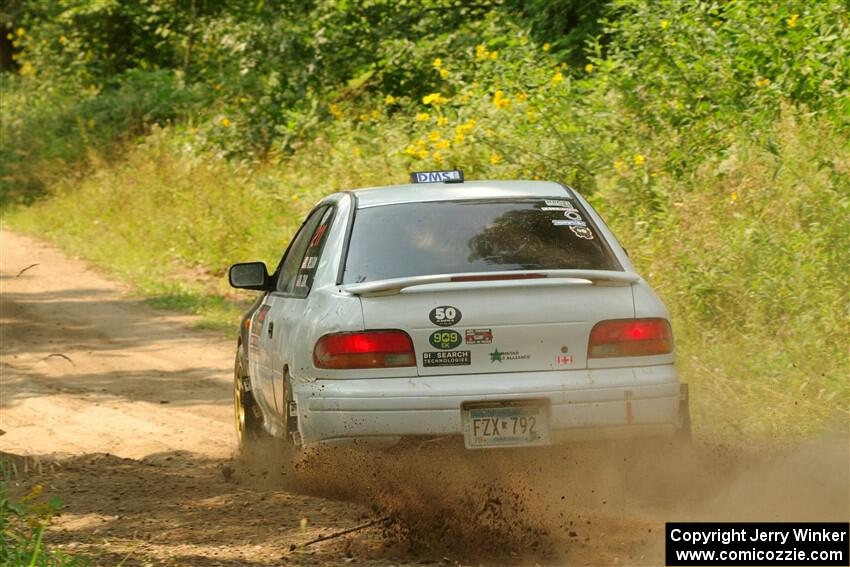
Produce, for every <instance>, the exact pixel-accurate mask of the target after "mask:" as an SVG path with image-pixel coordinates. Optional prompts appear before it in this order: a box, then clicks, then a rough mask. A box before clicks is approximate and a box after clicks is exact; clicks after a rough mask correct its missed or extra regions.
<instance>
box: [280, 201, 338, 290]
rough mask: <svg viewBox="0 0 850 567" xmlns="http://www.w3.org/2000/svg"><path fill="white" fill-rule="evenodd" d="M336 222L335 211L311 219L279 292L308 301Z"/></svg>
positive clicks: (283, 274)
mask: <svg viewBox="0 0 850 567" xmlns="http://www.w3.org/2000/svg"><path fill="white" fill-rule="evenodd" d="M332 221H333V208H332V207H325V208H323V209H319V210H317V211H316V212H315V213H313V214H312V215H311V216H310V218H309V219H307V222H306V223H305V224H304V226H303V227H302V229H301V230H300V231H299V232H298V235H296V237H295V241H294V242H293V244H292V247H291V248H290V250H289V253H287V255H286V258H285V259H284V261H283V266H282V268H281V273H280V279H279V280H278V286H277V289H278V291H280V292H282V293H286V294H290V295H293V296H295V297H307V294H308V293H310V288H311V287H313V277H314V276H315V273H316V267H317V266H318V264H319V256H320V255H321V253H322V249H323V248H324V246H325V240H326V239H327V234H328V231H329V230H330V225H331V222H332Z"/></svg>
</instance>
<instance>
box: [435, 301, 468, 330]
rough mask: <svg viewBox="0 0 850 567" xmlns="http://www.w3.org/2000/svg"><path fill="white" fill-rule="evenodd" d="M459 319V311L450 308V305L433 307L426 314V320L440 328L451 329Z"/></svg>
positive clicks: (455, 308)
mask: <svg viewBox="0 0 850 567" xmlns="http://www.w3.org/2000/svg"><path fill="white" fill-rule="evenodd" d="M461 317H462V315H461V312H460V309H458V308H457V307H452V306H451V305H441V306H440V307H435V308H434V309H432V310H431V312H430V313H429V314H428V318H429V319H431V322H432V323H434V324H435V325H439V326H440V327H451V326H452V325H454V324H456V323H457V322H458V321H460V318H461Z"/></svg>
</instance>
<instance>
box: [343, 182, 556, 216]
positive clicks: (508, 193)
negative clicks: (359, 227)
mask: <svg viewBox="0 0 850 567" xmlns="http://www.w3.org/2000/svg"><path fill="white" fill-rule="evenodd" d="M352 193H354V195H356V196H357V207H358V208H360V209H362V208H366V207H377V206H380V205H396V204H399V203H421V202H430V201H460V200H466V199H499V198H502V199H504V198H516V197H550V198H554V199H557V198H564V197H571V196H572V193H571V191H570V190H569V189H567V188H566V187H564V186H563V185H561V184H560V183H554V182H551V181H465V182H463V183H409V184H405V185H389V186H386V187H369V188H365V189H356V190H354V191H352Z"/></svg>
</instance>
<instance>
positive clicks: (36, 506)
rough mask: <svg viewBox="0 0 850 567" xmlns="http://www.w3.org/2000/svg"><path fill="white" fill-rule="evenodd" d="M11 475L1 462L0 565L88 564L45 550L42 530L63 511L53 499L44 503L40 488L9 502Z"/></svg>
mask: <svg viewBox="0 0 850 567" xmlns="http://www.w3.org/2000/svg"><path fill="white" fill-rule="evenodd" d="M12 473H13V467H12V465H11V464H10V463H9V462H7V461H6V460H0V565H8V566H13V565H14V566H19V565H20V566H24V565H27V566H30V567H36V566H39V567H76V566H82V565H86V564H87V563H86V562H85V561H84V560H83V559H81V558H79V557H73V556H70V555H66V554H64V553H62V552H61V551H59V550H48V549H46V547H45V545H44V542H43V541H42V540H43V536H44V530H46V529H47V527H48V526H49V525H50V523H51V521H52V519H53V518H54V517H55V516H57V515H58V514H59V511H60V510H61V509H62V506H63V504H62V500H61V499H60V498H58V497H56V496H53V497H51V498H47V499H45V497H44V496H42V491H43V487H42V486H41V485H40V484H35V485H33V487H32V489H31V490H30V491H29V493H28V494H26V495H25V496H23V497H22V498H19V499H12V498H9V496H8V494H7V488H6V484H7V482H8V480H7V479H8V478H9V477H10V476H11V474H12Z"/></svg>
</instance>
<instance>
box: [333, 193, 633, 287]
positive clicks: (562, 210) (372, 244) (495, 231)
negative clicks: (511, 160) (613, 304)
mask: <svg viewBox="0 0 850 567" xmlns="http://www.w3.org/2000/svg"><path fill="white" fill-rule="evenodd" d="M558 269H589V270H621V269H622V267H621V266H620V264H619V262H618V261H617V260H616V258H615V257H614V256H613V254H612V253H611V251H610V249H609V247H608V245H607V243H605V242H604V241H603V239H602V235H601V234H600V233H599V231H598V230H597V228H596V226H595V225H594V224H593V222H592V221H591V219H590V218H589V217H588V215H587V214H586V211H584V209H583V208H582V207H581V205H580V204H579V203H577V202H576V201H574V200H571V199H568V198H566V197H557V198H556V197H552V198H534V199H495V200H493V199H490V200H464V201H439V202H429V203H401V204H393V205H382V206H375V207H368V208H363V209H358V210H357V214H356V216H355V222H354V226H353V228H352V231H351V236H350V242H349V249H348V256H347V259H346V264H345V271H344V274H343V283H362V282H367V281H375V280H381V279H388V278H398V277H407V276H417V275H432V274H451V273H465V272H473V273H474V272H498V271H510V270H558Z"/></svg>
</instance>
